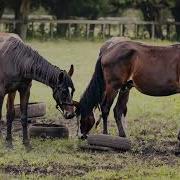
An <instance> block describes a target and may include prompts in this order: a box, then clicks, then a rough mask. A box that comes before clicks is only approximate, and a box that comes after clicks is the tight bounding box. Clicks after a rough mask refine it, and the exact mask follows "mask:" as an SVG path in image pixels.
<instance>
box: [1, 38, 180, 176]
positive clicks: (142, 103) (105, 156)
mask: <svg viewBox="0 0 180 180" xmlns="http://www.w3.org/2000/svg"><path fill="white" fill-rule="evenodd" d="M28 43H29V44H31V45H32V46H33V47H34V48H35V49H37V50H38V51H39V53H40V54H42V55H43V56H44V57H46V58H47V59H48V60H49V61H50V62H51V63H53V64H56V65H57V66H59V67H60V68H62V69H68V68H69V66H70V64H74V66H75V73H74V76H73V81H74V84H75V87H76V93H75V99H77V100H78V99H79V98H80V95H81V94H82V93H83V91H84V90H85V88H86V86H87V84H88V82H89V80H90V78H91V76H92V73H93V71H94V65H95V63H96V59H97V55H98V52H99V48H100V46H101V44H102V42H87V41H76V42H75V41H65V40H58V41H57V42H38V41H31V42H28ZM151 43H153V44H163V45H166V44H169V43H168V42H151ZM31 101H45V102H46V104H47V116H46V117H47V119H56V120H57V121H58V119H61V116H60V114H59V113H58V111H57V110H56V109H55V102H54V100H53V98H52V92H51V89H50V88H48V87H46V86H45V85H43V84H40V83H37V82H34V83H33V87H32V92H31ZM16 102H18V98H17V99H16ZM3 112H5V110H4V111H3ZM179 119H180V97H179V95H174V96H170V97H163V98H162V97H161V98H158V97H156V98H155V97H149V96H145V95H143V94H140V93H139V92H137V91H136V90H132V92H131V95H130V100H129V103H128V117H127V121H128V128H127V134H128V137H129V138H130V139H131V141H132V144H133V148H132V150H131V151H130V152H126V153H117V152H109V153H107V152H103V153H102V152H101V153H100V152H83V151H81V150H80V149H79V148H78V144H80V143H81V142H79V140H78V139H77V137H75V136H73V137H71V138H70V139H69V140H53V141H52V140H38V139H31V142H32V145H33V150H32V151H31V152H29V153H27V152H26V151H25V149H24V147H23V145H22V143H21V137H19V136H18V135H16V136H14V150H10V151H9V150H7V149H6V148H5V147H4V140H3V139H1V143H0V170H1V175H0V179H27V178H29V179H180V158H179V157H176V156H175V155H174V153H173V151H174V148H175V145H176V142H177V133H178V129H180V120H179ZM64 124H66V125H68V126H73V127H74V128H71V127H70V129H71V130H72V131H73V130H75V129H76V120H75V119H74V120H64ZM109 131H110V133H111V134H113V135H116V134H117V129H116V125H115V121H114V119H113V115H112V113H111V114H110V117H109ZM93 132H99V133H100V132H101V127H99V128H98V130H93ZM72 134H73V133H72Z"/></svg>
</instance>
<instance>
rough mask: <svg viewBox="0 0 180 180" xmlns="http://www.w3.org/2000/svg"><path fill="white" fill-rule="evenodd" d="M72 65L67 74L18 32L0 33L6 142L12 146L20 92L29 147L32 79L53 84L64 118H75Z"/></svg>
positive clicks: (0, 83)
mask: <svg viewBox="0 0 180 180" xmlns="http://www.w3.org/2000/svg"><path fill="white" fill-rule="evenodd" d="M72 74H73V66H71V69H70V71H69V75H68V73H66V71H63V70H60V69H59V68H58V67H56V66H54V65H52V64H50V63H49V62H48V61H47V60H45V59H44V58H43V57H42V56H40V55H39V54H38V53H37V52H36V51H34V50H33V49H32V48H31V47H30V46H27V45H26V44H24V43H23V42H22V40H21V39H20V38H19V37H18V36H17V35H15V34H5V33H1V34H0V118H1V116H2V115H1V112H2V105H3V100H4V96H5V95H6V94H8V100H7V137H6V141H7V145H8V146H10V147H12V134H11V129H12V121H13V119H14V115H15V114H14V98H15V94H16V91H17V90H18V91H19V94H20V109H21V123H22V127H23V144H24V145H25V146H26V147H30V143H29V138H28V133H27V106H28V101H29V96H30V88H31V82H32V80H36V81H39V82H42V83H43V84H46V85H47V86H50V87H51V88H52V90H53V97H54V99H55V101H56V103H57V108H59V107H60V109H61V110H62V111H63V114H64V117H65V118H72V117H73V116H74V110H73V106H72V96H73V92H74V90H75V89H74V85H73V82H72V80H71V78H70V76H71V75H72Z"/></svg>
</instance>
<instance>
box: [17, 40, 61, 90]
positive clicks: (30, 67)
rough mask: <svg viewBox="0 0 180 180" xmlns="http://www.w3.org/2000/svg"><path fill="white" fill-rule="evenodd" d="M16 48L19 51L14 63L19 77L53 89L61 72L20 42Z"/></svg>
mask: <svg viewBox="0 0 180 180" xmlns="http://www.w3.org/2000/svg"><path fill="white" fill-rule="evenodd" d="M18 47H19V48H20V50H21V51H20V53H17V55H16V56H15V58H14V61H15V64H16V67H17V70H18V71H19V72H20V75H21V76H22V77H24V78H29V79H33V80H36V81H39V82H41V83H43V84H46V85H47V86H50V87H52V88H53V87H55V86H56V85H57V83H58V79H59V75H60V73H63V71H62V70H60V69H59V68H58V67H56V66H54V65H52V64H51V63H49V62H48V61H47V60H46V59H44V58H43V57H42V56H40V55H39V54H38V53H37V52H36V51H35V50H33V49H32V48H31V47H29V46H27V45H25V44H22V43H21V42H20V43H19V46H18Z"/></svg>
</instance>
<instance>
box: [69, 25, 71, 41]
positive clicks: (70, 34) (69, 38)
mask: <svg viewBox="0 0 180 180" xmlns="http://www.w3.org/2000/svg"><path fill="white" fill-rule="evenodd" d="M68 38H69V39H71V24H70V23H69V24H68Z"/></svg>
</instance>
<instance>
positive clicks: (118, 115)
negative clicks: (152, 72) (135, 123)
mask: <svg viewBox="0 0 180 180" xmlns="http://www.w3.org/2000/svg"><path fill="white" fill-rule="evenodd" d="M124 40H130V39H129V38H126V37H112V38H111V39H109V40H107V41H106V42H105V43H104V44H103V45H102V47H101V48H100V54H99V55H100V56H102V55H103V54H104V53H106V51H108V49H109V48H111V47H112V46H114V45H116V44H117V43H119V42H121V41H124ZM129 88H130V84H129ZM122 89H123V87H122ZM124 90H125V89H124ZM128 92H129V89H128V91H127V92H126V98H124V101H120V99H121V96H122V93H121V92H119V95H118V100H117V102H116V105H115V107H114V109H113V111H114V118H115V120H116V124H117V127H118V131H119V136H121V137H125V136H126V134H125V131H124V128H123V123H122V119H123V120H124V118H125V116H126V113H127V106H126V103H127V101H128V98H129V93H128ZM117 94H118V90H114V89H113V88H112V87H111V86H110V85H108V84H107V85H106V88H105V91H104V92H103V99H102V102H101V103H99V109H100V111H101V113H102V114H101V115H100V117H99V119H98V121H97V122H96V127H97V126H98V125H99V123H100V121H101V119H103V134H108V129H107V118H108V115H109V112H110V108H111V106H112V104H113V102H114V99H115V97H116V96H117ZM123 94H124V93H123ZM74 105H75V106H76V107H77V108H78V106H79V103H78V102H75V101H74ZM96 108H97V107H94V108H93V109H94V110H95V109H96ZM81 121H86V122H87V123H88V124H87V123H86V127H87V129H86V132H89V130H90V129H91V128H92V126H93V125H94V124H95V117H94V113H93V111H92V112H91V113H90V114H89V116H87V117H85V120H83V119H82V120H81Z"/></svg>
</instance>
